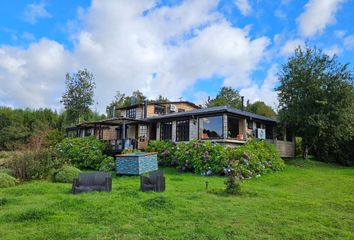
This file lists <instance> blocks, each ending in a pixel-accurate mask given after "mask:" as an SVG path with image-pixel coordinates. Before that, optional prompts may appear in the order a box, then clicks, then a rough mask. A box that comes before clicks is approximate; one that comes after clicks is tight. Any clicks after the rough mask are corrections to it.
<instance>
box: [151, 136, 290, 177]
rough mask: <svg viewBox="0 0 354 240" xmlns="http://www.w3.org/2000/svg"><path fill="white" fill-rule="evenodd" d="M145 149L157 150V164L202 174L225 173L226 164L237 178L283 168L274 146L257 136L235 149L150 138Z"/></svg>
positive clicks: (194, 141) (212, 144)
mask: <svg viewBox="0 0 354 240" xmlns="http://www.w3.org/2000/svg"><path fill="white" fill-rule="evenodd" d="M147 151H154V152H158V153H159V154H158V159H159V164H160V165H163V166H175V167H177V168H178V169H179V170H181V171H185V172H195V173H199V174H203V175H213V174H225V169H226V167H227V166H229V164H232V167H233V168H234V169H236V170H237V171H238V172H239V174H240V176H239V177H240V178H247V177H252V176H256V175H259V174H262V173H264V172H269V171H279V170H282V169H284V162H283V160H282V159H281V158H280V156H279V153H278V152H277V151H276V149H275V146H274V145H273V144H270V143H268V142H266V141H261V140H257V139H253V140H251V141H249V142H248V143H247V144H245V145H242V146H239V147H235V148H232V147H228V146H224V145H221V144H218V143H213V142H211V141H204V142H198V141H196V140H193V141H190V142H186V143H179V144H176V145H175V144H173V143H171V142H169V141H151V142H150V143H149V146H148V148H147Z"/></svg>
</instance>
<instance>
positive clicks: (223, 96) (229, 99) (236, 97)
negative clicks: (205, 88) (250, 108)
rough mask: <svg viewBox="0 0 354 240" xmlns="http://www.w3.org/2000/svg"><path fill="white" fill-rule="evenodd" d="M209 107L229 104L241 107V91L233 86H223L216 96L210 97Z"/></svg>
mask: <svg viewBox="0 0 354 240" xmlns="http://www.w3.org/2000/svg"><path fill="white" fill-rule="evenodd" d="M205 105H206V106H207V107H216V106H229V107H234V108H238V109H240V108H241V107H242V101H241V96H240V93H239V92H238V91H237V90H235V89H233V88H231V87H222V88H221V89H220V91H219V92H218V94H217V95H216V97H215V98H210V97H209V98H208V100H207V102H206V103H205Z"/></svg>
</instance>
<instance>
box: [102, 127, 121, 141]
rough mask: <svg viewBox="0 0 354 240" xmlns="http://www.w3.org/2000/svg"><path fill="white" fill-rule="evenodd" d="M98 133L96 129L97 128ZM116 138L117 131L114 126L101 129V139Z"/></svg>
mask: <svg viewBox="0 0 354 240" xmlns="http://www.w3.org/2000/svg"><path fill="white" fill-rule="evenodd" d="M97 134H98V130H97ZM115 139H117V131H116V129H115V127H114V126H112V127H110V128H105V129H102V140H115Z"/></svg>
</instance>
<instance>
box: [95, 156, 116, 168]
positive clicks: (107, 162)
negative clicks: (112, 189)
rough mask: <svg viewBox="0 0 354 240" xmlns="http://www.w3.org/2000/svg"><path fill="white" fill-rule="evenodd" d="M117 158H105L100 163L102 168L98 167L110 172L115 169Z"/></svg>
mask: <svg viewBox="0 0 354 240" xmlns="http://www.w3.org/2000/svg"><path fill="white" fill-rule="evenodd" d="M115 163H116V162H115V160H114V158H113V157H106V158H105V159H103V161H102V162H101V164H100V168H99V169H98V170H99V171H103V172H109V171H114V170H115V166H116V164H115Z"/></svg>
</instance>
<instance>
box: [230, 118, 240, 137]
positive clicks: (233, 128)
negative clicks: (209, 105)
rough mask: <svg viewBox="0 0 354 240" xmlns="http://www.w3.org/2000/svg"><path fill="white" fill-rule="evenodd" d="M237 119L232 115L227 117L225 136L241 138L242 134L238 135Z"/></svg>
mask: <svg viewBox="0 0 354 240" xmlns="http://www.w3.org/2000/svg"><path fill="white" fill-rule="evenodd" d="M239 122H240V121H239V119H237V118H233V117H227V137H228V138H234V139H239V138H241V139H243V136H240V135H239Z"/></svg>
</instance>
